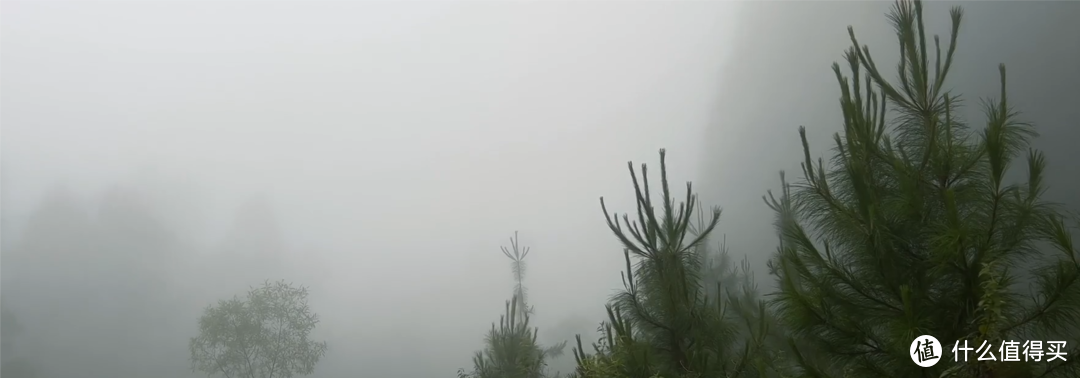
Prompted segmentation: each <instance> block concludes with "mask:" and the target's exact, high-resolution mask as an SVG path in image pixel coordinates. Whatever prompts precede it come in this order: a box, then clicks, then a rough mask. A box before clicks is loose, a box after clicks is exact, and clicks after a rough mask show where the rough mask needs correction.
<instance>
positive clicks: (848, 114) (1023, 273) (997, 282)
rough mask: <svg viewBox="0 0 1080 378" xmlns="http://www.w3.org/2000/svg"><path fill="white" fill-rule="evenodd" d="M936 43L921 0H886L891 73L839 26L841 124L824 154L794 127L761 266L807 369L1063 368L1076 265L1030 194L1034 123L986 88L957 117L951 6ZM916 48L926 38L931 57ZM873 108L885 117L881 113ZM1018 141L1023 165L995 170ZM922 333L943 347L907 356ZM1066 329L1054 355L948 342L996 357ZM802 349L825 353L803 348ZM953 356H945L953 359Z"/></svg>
mask: <svg viewBox="0 0 1080 378" xmlns="http://www.w3.org/2000/svg"><path fill="white" fill-rule="evenodd" d="M962 14H963V13H962V12H961V9H960V8H953V9H952V11H951V18H952V31H951V35H950V41H949V45H948V47H947V51H946V52H945V54H942V51H941V45H940V41H939V39H938V38H937V37H934V39H933V43H934V44H933V46H928V43H927V38H926V33H925V30H924V22H923V6H922V3H921V2H919V1H914V2H912V1H906V0H902V1H898V2H897V3H896V4H895V7H894V8H893V9H892V11H891V12H890V14H889V17H888V18H889V20H890V21H891V23H892V24H893V26H894V27H895V29H896V33H897V37H898V41H899V48H900V61H899V64H898V67H897V74H898V82H895V81H891V80H887V79H886V78H885V77H884V74H883V73H882V72H881V71H879V69H878V66H877V64H876V62H875V61H874V59H873V58H872V57H871V55H870V49H869V48H868V47H865V46H863V47H860V45H859V44H858V40H857V39H856V38H855V33H854V31H852V29H851V28H849V29H848V31H849V34H850V37H851V42H852V47H851V48H850V49H849V50H848V51H847V52H846V54H845V55H844V58H845V60H846V63H847V65H848V68H849V69H850V74H849V75H848V76H845V75H844V74H843V73H842V72H841V69H840V66H839V65H838V64H835V65H834V66H833V69H834V71H835V73H836V76H837V79H838V81H839V83H840V88H841V90H842V96H841V98H840V105H841V106H840V107H841V110H842V112H843V120H844V125H843V126H844V128H843V132H842V133H840V134H837V135H836V136H835V138H834V142H835V147H834V153H835V154H834V156H833V158H832V160H831V163H832V164H831V165H826V164H825V162H824V161H823V160H822V159H818V161H816V162H815V161H812V160H811V158H810V150H809V146H808V144H807V141H806V133H805V129H802V128H800V135H801V137H802V142H803V150H804V159H805V161H804V162H803V180H801V181H799V182H796V183H791V184H789V183H787V182H786V181H785V180H784V175H783V173H781V181H782V183H783V193H782V194H781V195H780V196H779V198H776V197H774V196H773V195H772V194H771V193H770V194H769V195H768V196H766V202H767V203H768V204H769V205H770V206H771V207H772V208H773V209H774V210H775V211H776V212H777V222H776V223H777V228H778V230H779V232H780V241H781V245H780V247H779V249H778V253H777V256H776V257H775V258H774V259H773V261H772V262H771V264H770V268H771V270H772V273H773V274H775V275H776V277H777V279H778V282H779V287H780V289H779V290H780V291H779V293H778V297H777V299H776V302H775V304H776V308H777V310H778V316H780V317H781V318H782V319H783V320H784V323H785V327H787V328H788V329H789V330H790V331H791V332H792V335H793V336H794V339H795V344H797V345H800V346H803V348H800V349H801V351H802V352H803V353H802V354H798V355H796V357H798V358H799V362H800V365H801V367H802V370H803V372H804V373H805V375H807V376H814V377H870V376H873V377H931V376H932V377H939V376H942V377H980V378H981V377H1077V376H1080V369H1078V368H1077V364H1076V363H1075V362H1074V361H1075V360H1076V358H1070V357H1073V356H1075V355H1076V352H1077V351H1078V349H1077V348H1076V345H1075V344H1076V342H1077V341H1076V340H1080V326H1078V324H1080V321H1078V319H1080V263H1078V259H1077V255H1078V254H1077V251H1076V248H1075V246H1074V244H1073V241H1072V239H1071V235H1070V233H1071V231H1072V227H1070V226H1067V224H1066V217H1065V215H1064V211H1063V210H1062V209H1061V208H1060V207H1058V206H1057V205H1055V204H1052V203H1048V202H1046V201H1044V200H1042V199H1041V196H1042V194H1043V192H1044V190H1045V187H1046V184H1045V178H1044V177H1043V175H1042V172H1043V170H1044V167H1045V166H1046V161H1045V159H1044V158H1043V155H1042V154H1041V153H1040V152H1038V151H1036V150H1034V149H1031V148H1030V147H1029V141H1030V140H1031V139H1032V138H1033V137H1035V136H1036V134H1035V131H1034V129H1033V127H1032V126H1031V125H1029V124H1026V123H1024V122H1022V121H1021V120H1020V119H1019V113H1018V112H1017V111H1015V110H1014V109H1013V108H1012V107H1011V106H1010V104H1009V102H1008V98H1007V96H1006V86H1005V82H1006V81H1005V68H1004V66H1001V68H1000V81H1001V93H1000V96H999V98H998V99H996V100H994V101H986V102H985V105H984V110H985V115H986V120H985V125H984V126H982V127H971V126H969V125H968V124H966V123H965V122H964V121H963V120H962V119H961V118H960V117H959V116H958V115H957V114H958V113H959V105H960V104H961V100H960V98H959V96H957V95H955V94H953V93H952V92H950V91H949V90H948V89H947V88H948V87H947V86H946V80H945V79H946V77H947V74H948V73H949V72H950V69H951V68H953V67H952V63H953V57H954V53H955V52H956V47H957V45H956V40H957V34H958V32H959V28H960V21H961V19H962ZM928 50H932V52H933V53H934V55H933V56H932V55H931V53H930V52H928ZM886 108H888V109H889V112H890V114H888V115H887V114H886ZM1025 151H1026V152H1027V164H1026V165H1027V167H1026V168H1027V177H1026V179H1025V180H1021V182H1019V183H1009V182H1007V180H1006V173H1007V171H1009V168H1010V167H1012V166H1013V164H1014V163H1015V160H1016V159H1017V157H1019V155H1020V154H1022V153H1024V152H1025ZM919 335H932V336H935V337H936V338H937V339H939V340H940V342H941V343H942V344H944V345H943V348H942V349H943V352H944V354H945V355H944V356H942V357H941V359H940V362H939V363H937V364H936V365H935V366H933V367H930V368H921V367H919V366H917V365H916V364H914V363H913V362H912V361H911V353H912V350H911V349H910V347H911V343H912V340H914V339H915V338H916V337H917V336H919ZM1028 340H1039V341H1051V340H1057V341H1068V342H1069V344H1072V345H1068V346H1067V347H1066V348H1065V349H1064V350H1063V351H1064V352H1067V353H1068V355H1067V356H1066V358H1068V361H1063V360H1060V359H1058V360H1055V361H1052V362H1048V361H1047V359H1045V358H1044V359H1043V360H1042V361H1041V362H1027V363H1025V362H1022V361H1023V360H1024V359H1023V356H1021V357H1020V361H1021V362H991V361H978V360H977V358H976V357H977V355H976V354H977V353H970V352H969V353H970V354H969V355H968V357H967V362H965V361H964V357H963V356H964V352H963V350H958V352H960V355H958V356H954V355H953V354H952V353H951V350H952V348H953V346H954V345H956V344H955V343H956V342H957V341H960V346H961V347H962V346H963V343H964V341H968V342H969V343H970V344H971V345H970V346H971V347H973V348H977V347H979V346H980V345H982V343H983V342H984V341H985V342H987V345H990V346H991V348H990V349H991V351H992V353H993V355H994V356H996V359H997V360H998V361H1001V358H1002V356H1001V355H1000V353H999V347H1000V346H1001V345H1002V344H1001V343H1002V342H1003V341H1016V342H1021V343H1022V342H1024V341H1028ZM810 348H813V350H815V351H817V353H819V354H821V355H822V357H823V358H808V357H807V354H806V353H805V352H806V351H807V350H808V349H810ZM955 357H959V360H960V361H959V362H955V361H954V360H955V359H956V358H955Z"/></svg>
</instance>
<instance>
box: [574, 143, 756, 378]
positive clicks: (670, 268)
mask: <svg viewBox="0 0 1080 378" xmlns="http://www.w3.org/2000/svg"><path fill="white" fill-rule="evenodd" d="M641 171H642V172H641V176H642V177H641V182H639V181H638V177H637V173H636V172H635V171H634V168H633V165H632V164H631V165H630V175H631V178H632V179H633V183H634V192H635V195H636V199H637V220H636V221H631V220H630V218H629V216H628V215H624V216H623V217H622V222H620V220H619V218H618V216H617V215H613V214H609V213H608V211H607V206H606V204H605V203H604V201H603V198H601V200H600V204H601V207H602V208H603V210H604V214H605V216H606V218H607V223H608V226H609V228H610V229H611V231H612V232H613V233H614V234H615V236H616V237H617V238H618V239H619V241H620V242H622V244H623V246H624V256H625V260H626V271H625V273H624V276H623V284H624V287H625V290H624V291H622V292H620V293H618V294H616V295H615V297H614V298H612V301H611V303H610V304H609V305H608V307H607V310H608V315H609V320H608V322H606V323H605V324H603V325H602V326H601V333H602V337H601V340H600V342H598V343H596V344H594V349H595V354H593V355H588V354H585V353H584V351H583V350H582V349H583V348H582V345H581V339H580V337H579V338H578V346H577V348H575V350H574V354H575V357H576V358H577V360H578V364H579V369H578V371H577V373H576V375H577V376H578V377H581V378H586V377H588V378H594V377H596V378H599V377H604V378H615V377H620V378H623V377H625V378H649V377H672V378H674V377H752V376H762V375H763V374H764V372H765V371H766V370H767V366H766V361H765V360H764V359H762V358H760V355H761V353H760V351H761V348H762V346H763V341H764V337H765V335H766V333H767V327H766V326H765V325H766V324H767V323H766V321H765V317H764V304H763V303H762V302H760V301H748V300H746V299H747V298H748V296H749V295H750V294H749V293H750V292H751V290H746V291H739V290H731V291H727V290H724V289H723V288H718V289H716V290H715V291H713V292H714V293H717V295H716V296H710V295H708V292H709V288H708V286H707V285H714V286H715V285H717V284H719V282H705V280H704V279H703V273H704V272H706V271H707V270H706V269H705V265H704V264H705V262H706V260H705V258H706V254H705V251H706V250H705V249H704V248H702V246H703V245H704V243H705V242H706V240H707V239H708V236H709V234H710V233H711V232H712V230H713V229H714V228H715V227H716V224H717V222H719V220H720V210H719V209H713V211H712V213H711V214H710V215H711V216H710V217H708V218H703V219H702V222H700V224H699V225H698V226H697V227H695V226H694V224H693V223H692V220H693V219H694V217H693V215H694V210H695V209H696V208H697V207H696V203H697V197H696V196H695V195H694V194H693V192H692V190H691V186H690V185H689V184H687V187H686V197H685V200H684V201H683V202H682V203H676V199H675V198H674V197H673V196H672V193H671V190H670V189H669V187H668V181H667V166H666V162H665V152H664V150H660V181H661V189H662V191H661V194H660V198H661V200H662V201H663V203H662V204H657V205H658V206H654V203H653V197H652V196H651V192H650V187H649V178H648V173H647V169H646V167H645V166H644V165H642V168H641ZM657 207H659V209H658V208H657ZM706 219H707V220H706ZM746 287H749V285H747V286H746ZM719 293H725V294H726V295H721V294H719ZM747 302H750V303H749V306H747V304H748V303H747ZM740 326H745V327H746V331H742V330H741V329H740Z"/></svg>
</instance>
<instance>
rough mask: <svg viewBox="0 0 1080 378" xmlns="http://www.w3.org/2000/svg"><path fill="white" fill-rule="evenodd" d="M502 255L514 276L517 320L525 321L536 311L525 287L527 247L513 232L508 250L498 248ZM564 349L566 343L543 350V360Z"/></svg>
mask: <svg viewBox="0 0 1080 378" xmlns="http://www.w3.org/2000/svg"><path fill="white" fill-rule="evenodd" d="M500 248H501V249H502V252H503V254H504V255H506V257H507V258H509V259H510V271H511V272H512V273H513V274H514V298H517V303H518V305H517V306H514V307H515V308H516V309H517V311H518V314H517V316H518V318H521V319H525V318H526V317H528V316H531V315H534V314H535V313H536V309H535V308H534V307H533V306H532V305H530V304H529V301H528V289H527V288H526V287H525V257H527V256H528V255H529V251H530V249H529V247H522V246H521V244H519V243H518V233H517V231H514V237H513V238H511V239H510V248H506V247H500ZM565 348H566V341H563V342H560V343H557V344H555V345H552V346H549V347H546V348H543V350H544V356H545V358H554V357H558V356H560V355H562V353H563V349H565Z"/></svg>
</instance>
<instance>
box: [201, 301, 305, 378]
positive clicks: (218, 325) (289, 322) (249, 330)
mask: <svg viewBox="0 0 1080 378" xmlns="http://www.w3.org/2000/svg"><path fill="white" fill-rule="evenodd" d="M307 295H308V292H307V289H306V288H304V287H295V286H292V285H290V284H287V283H285V282H284V281H278V282H266V283H264V284H263V286H262V287H259V288H253V289H251V290H250V291H249V292H248V293H247V297H246V298H245V299H240V298H237V297H233V298H232V299H229V300H222V301H220V302H218V304H217V306H210V307H208V308H207V309H206V311H205V312H204V314H203V315H202V317H200V318H199V335H198V336H197V337H194V338H192V339H191V342H190V344H189V346H190V349H191V366H192V369H193V370H196V371H199V372H202V373H205V374H207V375H209V376H213V375H216V374H222V375H224V376H225V378H291V377H293V376H295V375H300V376H304V375H310V374H311V373H312V372H314V370H315V364H316V363H318V362H319V359H320V358H321V357H322V356H323V354H325V353H326V342H316V341H313V340H311V339H309V334H310V333H311V331H312V330H313V329H314V328H315V325H316V324H318V322H319V318H318V315H316V314H315V313H313V312H311V310H310V309H309V308H308V304H307Z"/></svg>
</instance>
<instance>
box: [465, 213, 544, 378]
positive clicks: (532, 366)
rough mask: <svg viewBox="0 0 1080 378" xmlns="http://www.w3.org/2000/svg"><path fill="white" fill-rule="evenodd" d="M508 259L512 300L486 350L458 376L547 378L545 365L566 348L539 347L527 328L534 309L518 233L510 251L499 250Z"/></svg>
mask: <svg viewBox="0 0 1080 378" xmlns="http://www.w3.org/2000/svg"><path fill="white" fill-rule="evenodd" d="M501 249H502V252H503V254H504V255H506V257H507V258H509V259H510V261H511V263H510V270H511V272H512V273H513V275H514V290H513V297H512V298H511V300H509V301H507V302H506V313H505V314H504V315H503V316H502V317H501V318H500V319H499V323H498V326H496V325H495V324H494V323H493V324H492V325H491V330H490V331H488V334H487V336H486V337H485V339H484V343H485V345H486V346H485V348H484V350H483V351H480V352H477V353H476V355H475V356H474V357H473V370H472V372H470V373H466V372H465V371H464V370H459V371H458V376H459V377H466V376H471V377H476V378H541V377H545V376H547V375H548V374H547V372H546V369H545V368H546V366H547V360H548V359H549V358H553V357H557V356H559V355H560V354H561V353H562V351H563V349H564V348H565V347H566V342H565V341H563V342H561V343H558V344H555V345H552V346H550V347H547V348H545V347H542V346H540V344H539V343H538V342H537V339H536V338H537V329H536V328H532V327H530V325H529V320H530V317H531V316H532V315H533V313H534V309H533V307H532V306H530V305H529V304H528V302H527V300H526V294H527V290H526V287H525V257H527V256H528V255H529V247H522V246H521V245H520V244H519V243H518V234H517V232H516V231H515V232H514V237H513V238H511V239H510V248H506V247H501Z"/></svg>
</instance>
